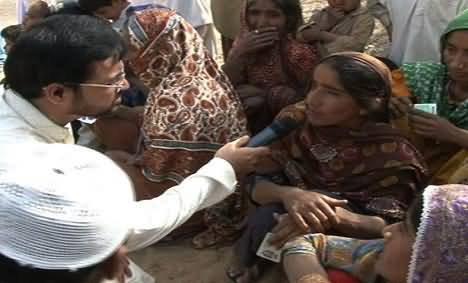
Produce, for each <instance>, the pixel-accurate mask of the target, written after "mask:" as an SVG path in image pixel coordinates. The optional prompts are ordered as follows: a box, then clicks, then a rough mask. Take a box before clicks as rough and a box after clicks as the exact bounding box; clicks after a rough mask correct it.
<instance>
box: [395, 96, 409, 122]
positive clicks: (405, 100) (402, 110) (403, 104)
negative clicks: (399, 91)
mask: <svg viewBox="0 0 468 283" xmlns="http://www.w3.org/2000/svg"><path fill="white" fill-rule="evenodd" d="M412 107H413V103H412V102H411V99H410V98H409V97H405V96H398V97H397V96H392V97H391V98H390V112H391V114H392V116H393V117H394V118H401V117H403V116H404V115H406V114H407V113H408V112H409V110H410V109H411V108H412Z"/></svg>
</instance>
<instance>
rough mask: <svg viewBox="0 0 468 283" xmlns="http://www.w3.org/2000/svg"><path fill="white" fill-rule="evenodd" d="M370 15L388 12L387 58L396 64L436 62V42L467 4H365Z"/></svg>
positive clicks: (431, 0)
mask: <svg viewBox="0 0 468 283" xmlns="http://www.w3.org/2000/svg"><path fill="white" fill-rule="evenodd" d="M369 2H370V3H368V4H369V6H370V7H369V8H370V10H371V12H374V14H381V9H382V8H383V7H385V8H386V9H388V13H389V14H390V18H391V22H392V34H391V37H392V43H391V48H390V54H389V58H390V59H391V60H392V61H394V62H395V63H397V64H402V63H414V62H422V61H432V62H439V61H440V45H439V39H440V36H441V35H442V32H443V30H444V29H445V28H446V27H447V25H448V23H449V21H450V20H451V19H453V18H454V17H455V16H456V15H458V14H459V13H460V12H462V11H464V10H465V9H468V1H467V0H369ZM379 10H380V11H379Z"/></svg>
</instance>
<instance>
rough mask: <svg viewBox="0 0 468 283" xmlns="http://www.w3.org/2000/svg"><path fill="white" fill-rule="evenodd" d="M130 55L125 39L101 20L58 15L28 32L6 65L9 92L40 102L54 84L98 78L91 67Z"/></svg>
mask: <svg viewBox="0 0 468 283" xmlns="http://www.w3.org/2000/svg"><path fill="white" fill-rule="evenodd" d="M125 52H126V47H125V43H124V41H123V39H122V38H121V36H120V35H119V34H118V33H117V32H116V31H114V30H113V29H112V27H111V25H110V24H109V23H108V22H106V21H104V20H102V19H99V18H97V17H92V16H77V15H57V16H52V17H49V18H47V19H45V20H42V21H41V22H39V23H37V24H35V25H34V26H33V27H32V28H31V29H30V30H28V31H25V32H24V33H23V34H22V35H21V36H20V37H19V39H18V40H17V41H16V43H15V45H14V46H13V48H12V49H11V51H10V53H9V54H8V58H7V60H6V63H5V83H6V87H7V88H11V89H13V90H15V91H16V92H18V93H19V94H20V95H21V96H23V97H24V98H25V99H32V98H37V97H39V95H40V94H41V89H42V88H43V87H45V86H47V85H49V84H51V83H64V84H65V83H81V82H83V81H85V80H86V79H88V78H89V77H90V76H92V75H94V74H93V70H92V69H91V64H92V63H94V62H96V61H101V60H105V59H107V58H112V57H113V58H115V59H116V60H120V59H121V58H122V57H123V56H124V55H125Z"/></svg>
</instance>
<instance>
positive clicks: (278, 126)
mask: <svg viewBox="0 0 468 283" xmlns="http://www.w3.org/2000/svg"><path fill="white" fill-rule="evenodd" d="M301 124H302V123H301V122H299V121H296V120H294V119H292V118H290V117H285V118H282V119H281V120H275V121H273V123H271V125H270V127H271V129H272V130H273V131H274V132H275V133H276V134H277V135H278V136H279V137H284V136H286V135H288V134H289V133H290V132H292V131H293V130H295V129H297V128H298V127H299V126H300V125H301Z"/></svg>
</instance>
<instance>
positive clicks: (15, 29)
mask: <svg viewBox="0 0 468 283" xmlns="http://www.w3.org/2000/svg"><path fill="white" fill-rule="evenodd" d="M22 31H23V27H22V26H21V25H11V26H7V27H6V28H4V29H2V31H1V33H0V34H1V36H2V37H3V39H4V40H5V46H4V47H3V48H4V49H5V52H6V53H7V54H8V52H10V49H11V48H12V47H13V44H14V43H15V41H16V40H17V39H18V37H19V36H20V34H21V32H22Z"/></svg>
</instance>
